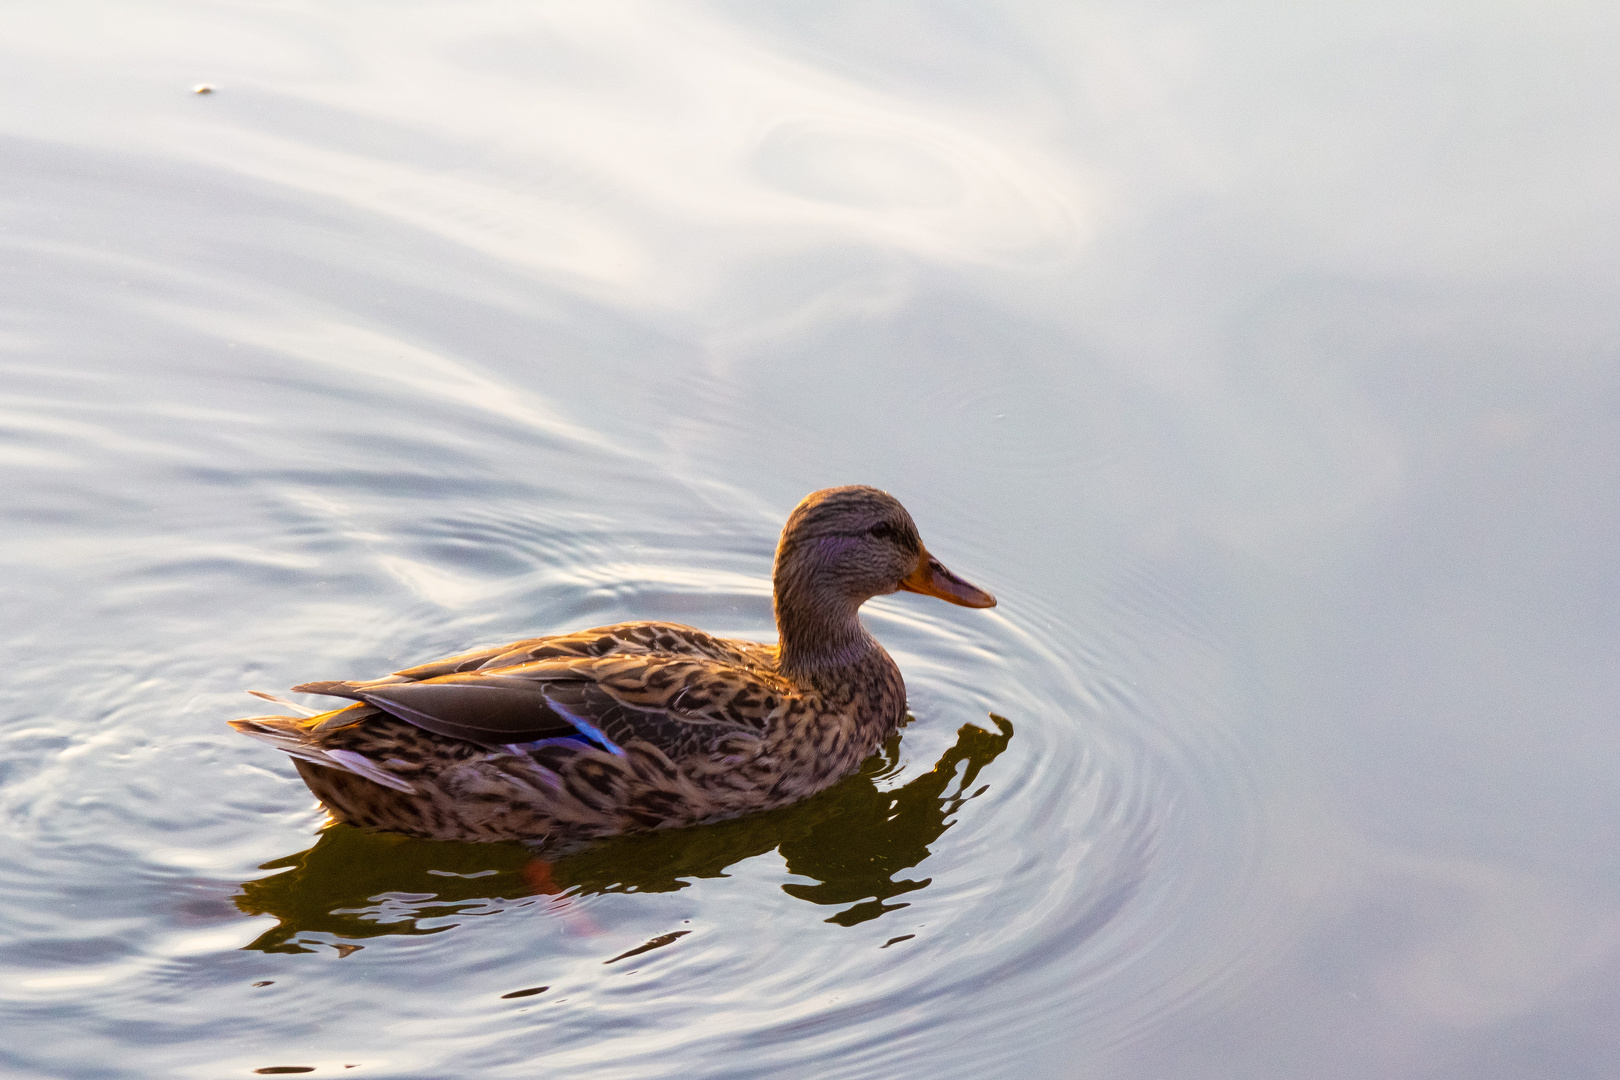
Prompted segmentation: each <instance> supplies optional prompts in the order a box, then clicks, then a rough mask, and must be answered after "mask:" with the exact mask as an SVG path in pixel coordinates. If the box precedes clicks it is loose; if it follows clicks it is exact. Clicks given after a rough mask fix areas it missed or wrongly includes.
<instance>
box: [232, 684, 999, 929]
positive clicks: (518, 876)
mask: <svg viewBox="0 0 1620 1080" xmlns="http://www.w3.org/2000/svg"><path fill="white" fill-rule="evenodd" d="M990 719H991V720H992V721H993V722H994V723H995V726H996V731H995V732H993V733H992V732H990V731H986V730H984V729H983V728H979V727H975V726H973V725H971V724H964V725H963V726H962V727H961V729H959V730H958V731H957V733H956V742H955V744H954V745H952V746H951V748H950V749H948V750H946V751H945V753H943V754H942V755H940V757H939V760H938V761H936V762H935V763H934V767H933V768H932V769H930V770H929V771H928V772H926V773H923V774H922V775H921V776H918V777H916V778H915V779H913V780H911V781H909V782H907V783H906V784H904V785H902V786H901V787H899V788H897V789H895V790H892V791H886V790H883V789H882V788H880V787H879V786H878V785H879V784H880V783H881V782H882V781H884V780H886V779H888V778H889V777H891V776H893V775H894V774H895V773H897V772H898V771H899V770H900V736H898V735H896V736H894V737H893V738H891V739H890V740H889V741H888V742H887V743H885V744H884V746H883V748H882V749H881V750H880V751H879V752H878V753H876V754H874V755H872V756H871V757H870V758H868V759H867V760H866V762H865V763H864V764H863V765H862V766H861V770H860V772H858V773H856V774H855V775H854V776H851V777H850V778H849V779H847V780H844V781H843V782H842V783H839V784H837V785H835V786H834V787H832V788H830V789H828V790H827V791H824V792H822V793H821V794H819V795H816V796H815V797H813V798H810V799H806V800H805V801H804V802H801V803H797V804H795V805H793V806H789V807H784V808H782V809H780V810H773V811H771V812H770V813H765V814H757V815H754V816H752V817H746V818H739V819H737V820H735V821H726V822H720V823H718V824H715V825H703V826H698V827H696V828H690V829H677V830H670V831H667V832H658V833H650V834H644V835H640V836H626V837H620V838H618V839H615V840H610V841H607V842H605V843H603V844H600V845H598V846H596V847H593V848H590V849H588V850H585V851H582V852H579V853H577V854H573V855H569V856H566V857H563V858H560V859H558V860H557V861H556V862H554V863H552V864H550V867H549V881H548V882H547V884H548V885H549V886H550V887H549V888H547V887H542V886H541V885H537V877H538V876H537V875H536V874H535V873H534V864H535V863H536V861H537V860H536V859H535V857H534V855H533V853H532V852H530V851H529V850H528V849H527V848H525V847H523V846H522V845H520V844H464V843H457V842H453V841H444V840H418V839H415V838H413V837H407V836H398V835H395V834H392V833H371V832H366V831H364V830H361V829H356V828H354V827H352V826H348V825H333V826H331V827H330V828H328V829H327V830H326V831H325V832H323V833H322V834H321V837H320V839H319V840H318V841H316V843H315V846H314V847H312V848H309V849H308V850H305V851H300V852H298V853H297V854H294V855H288V856H285V857H283V858H280V859H275V860H273V861H271V862H267V863H265V864H264V865H263V866H261V867H260V869H262V870H282V871H283V872H282V873H279V874H273V875H271V876H270V877H266V878H259V879H257V880H253V881H247V882H244V883H243V884H242V892H241V894H240V895H239V896H238V897H237V898H236V906H237V907H238V908H240V909H241V910H242V911H243V912H244V913H246V914H248V915H273V916H275V917H276V918H277V919H279V920H280V923H279V924H278V925H277V926H275V927H273V928H272V929H270V930H268V931H266V932H265V933H264V934H262V935H260V936H259V937H258V938H257V939H256V940H254V941H253V942H252V943H251V944H249V945H247V946H245V947H246V948H248V949H256V950H259V951H261V952H311V951H314V950H313V949H312V948H311V946H320V945H333V947H335V948H337V949H338V950H339V951H340V952H344V953H345V954H346V953H347V952H349V951H352V949H353V948H354V947H353V946H345V945H342V944H335V945H334V943H333V942H329V941H324V940H320V939H319V938H313V937H310V936H309V935H315V934H324V935H331V936H333V937H336V938H343V939H352V940H359V939H365V938H375V937H383V936H387V935H392V934H405V935H416V934H436V933H440V932H442V931H444V930H448V929H452V928H453V926H454V925H455V924H454V923H450V924H439V923H438V920H440V919H443V918H445V917H449V916H454V915H457V914H486V913H488V912H489V911H490V910H495V909H498V908H499V907H500V906H501V902H502V901H506V900H520V899H523V898H525V897H531V896H535V895H537V894H538V893H542V892H550V891H551V889H552V888H555V889H557V890H560V891H561V893H562V894H563V895H567V896H579V895H584V894H589V893H636V892H672V891H674V890H676V889H683V888H685V887H686V886H688V885H690V884H691V883H692V880H693V879H695V878H714V877H723V876H724V875H725V871H726V869H727V868H728V867H730V866H732V865H733V864H735V863H738V862H741V861H742V860H744V859H750V858H753V857H754V856H756V855H763V854H764V853H766V852H768V851H772V850H779V851H780V852H781V854H782V858H783V859H784V860H785V861H786V863H787V867H788V870H789V871H790V872H791V873H793V874H795V875H797V876H799V877H806V878H813V879H815V881H814V883H813V884H805V883H801V882H789V883H786V884H784V885H783V886H782V891H783V892H785V893H787V894H788V895H790V896H794V897H797V898H798V899H800V900H807V901H809V902H810V903H813V904H822V905H826V906H828V907H841V908H842V909H843V910H841V911H838V912H837V913H835V914H834V915H832V916H831V917H830V918H828V919H827V920H826V921H827V922H830V923H837V924H838V925H840V926H854V925H856V924H857V923H862V922H866V921H868V920H871V919H875V918H877V917H879V916H880V915H882V914H884V913H885V912H888V911H894V910H896V909H898V908H903V907H905V906H907V905H906V904H905V903H904V902H900V903H891V902H890V901H891V900H892V899H893V898H894V897H897V896H900V895H902V894H904V893H908V892H913V891H915V890H917V889H922V888H925V887H927V885H928V884H929V882H930V880H931V879H929V878H921V879H918V878H912V877H905V876H902V874H903V872H904V871H906V870H909V869H911V868H912V867H914V866H916V865H918V864H919V863H921V862H922V861H923V860H924V859H925V858H927V857H928V855H929V851H930V848H929V845H930V844H932V843H934V841H936V840H938V839H939V837H940V836H941V835H942V834H943V833H944V832H945V830H946V829H948V828H950V826H951V823H952V820H953V818H954V817H955V815H956V812H957V811H958V810H959V809H961V807H962V805H963V804H964V803H966V802H967V801H968V800H970V799H975V798H977V797H979V796H980V795H982V794H984V793H985V791H986V790H988V788H989V785H988V784H979V786H978V787H974V784H975V783H977V782H978V779H979V775H980V773H981V772H983V770H984V769H985V767H986V766H988V765H989V764H990V763H991V762H992V761H994V760H995V759H996V758H997V757H999V756H1000V755H1001V753H1002V751H1004V750H1006V749H1007V745H1008V743H1010V742H1011V740H1012V736H1013V725H1012V723H1011V722H1010V721H1009V720H1007V719H1005V718H1004V717H1000V716H997V715H995V714H994V713H992V714H991V715H990ZM845 905H849V906H847V907H846V906H845ZM430 919H431V920H434V921H435V925H423V921H424V920H430Z"/></svg>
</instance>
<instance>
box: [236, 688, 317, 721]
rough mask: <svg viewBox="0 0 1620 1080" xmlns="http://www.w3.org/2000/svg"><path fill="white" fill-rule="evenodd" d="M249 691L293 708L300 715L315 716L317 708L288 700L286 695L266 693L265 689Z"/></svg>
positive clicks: (277, 703) (273, 702)
mask: <svg viewBox="0 0 1620 1080" xmlns="http://www.w3.org/2000/svg"><path fill="white" fill-rule="evenodd" d="M248 693H250V694H252V695H253V696H254V697H256V698H263V699H264V700H265V701H268V702H270V703H271V704H272V705H280V706H281V707H283V708H286V709H291V710H292V711H293V712H295V713H297V714H298V715H299V716H314V715H315V710H314V709H306V708H304V707H303V706H302V705H300V704H298V703H297V702H294V701H288V700H287V699H286V698H284V697H277V696H276V695H274V694H270V693H266V692H265V691H263V690H249V691H248Z"/></svg>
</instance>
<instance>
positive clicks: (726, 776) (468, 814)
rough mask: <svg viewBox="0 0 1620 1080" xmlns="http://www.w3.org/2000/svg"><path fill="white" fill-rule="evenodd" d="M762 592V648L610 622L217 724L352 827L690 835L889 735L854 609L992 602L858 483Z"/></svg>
mask: <svg viewBox="0 0 1620 1080" xmlns="http://www.w3.org/2000/svg"><path fill="white" fill-rule="evenodd" d="M773 583H774V586H775V600H776V624H777V630H778V633H779V635H780V644H779V645H778V646H766V645H760V644H755V643H753V642H745V641H730V640H725V639H722V638H715V637H711V636H709V635H708V634H705V633H703V632H702V631H701V630H694V629H692V628H691V627H688V626H679V625H675V624H672V623H651V622H641V623H620V624H618V625H616V626H605V627H600V628H598V629H595V630H584V631H580V632H578V633H573V634H564V635H559V636H557V637H549V638H536V639H533V640H530V641H520V642H517V643H515V644H512V645H504V646H500V647H497V648H493V649H485V650H482V651H479V652H473V653H466V654H464V655H461V656H454V657H451V658H450V659H448V660H442V661H439V662H437V663H432V664H424V665H422V666H420V667H415V668H409V669H407V670H405V671H401V672H398V673H396V674H394V675H391V676H388V677H386V678H382V679H375V680H372V681H370V682H318V683H307V684H305V685H303V686H300V687H298V688H297V689H298V690H300V691H303V692H307V693H317V694H330V695H333V696H337V697H349V698H354V699H356V700H357V701H358V702H359V704H355V705H350V706H347V707H345V708H342V709H337V710H335V711H332V712H328V713H322V714H319V715H317V716H313V717H310V718H308V719H299V718H295V717H290V716H259V717H252V718H249V719H246V720H233V721H231V724H232V726H234V727H235V728H236V729H237V730H239V731H241V732H243V733H245V734H248V735H252V736H254V737H255V738H259V739H263V740H265V741H266V742H269V743H270V744H271V745H273V746H276V747H277V748H279V749H281V750H285V751H286V752H288V753H289V754H292V755H293V756H294V757H295V758H296V759H297V764H298V771H299V772H300V773H301V774H302V775H303V777H304V781H305V783H307V784H308V785H309V786H310V789H311V790H312V791H314V792H315V794H316V795H317V796H318V797H319V798H320V799H321V801H322V802H324V803H325V804H326V806H327V808H328V810H330V811H331V813H332V815H333V817H334V818H336V819H338V820H341V821H347V822H351V823H353V824H356V825H363V826H371V827H376V828H381V829H388V830H392V831H396V832H402V833H407V834H410V835H413V836H423V837H433V838H439V839H464V840H504V839H528V840H540V841H554V842H577V841H583V840H589V839H593V838H597V837H604V836H611V835H615V834H619V833H626V832H645V831H647V830H650V829H660V828H667V827H672V826H682V825H693V824H697V823H699V822H705V821H717V820H721V819H724V818H730V817H736V816H738V815H739V814H745V813H749V812H752V811H756V810H766V809H769V808H771V807H775V806H781V805H784V804H786V803H790V802H793V801H795V800H798V799H801V798H804V797H805V796H807V795H810V794H813V793H814V792H817V791H820V790H821V789H823V788H825V787H827V786H828V785H830V784H832V783H834V782H836V781H837V780H839V779H840V778H842V777H844V776H847V775H848V774H849V773H850V772H852V771H853V770H854V769H855V768H857V767H858V766H859V765H860V763H861V761H862V760H863V759H864V758H866V756H867V755H868V754H870V753H871V752H872V750H873V749H874V748H876V747H877V746H878V745H879V744H880V743H882V741H883V740H884V739H886V738H888V737H889V736H890V735H892V734H894V732H895V731H896V729H897V728H898V727H899V724H900V720H901V718H902V716H903V715H904V714H905V703H906V701H905V684H904V683H903V682H902V681H901V678H900V670H899V669H898V668H897V667H896V666H895V664H894V661H893V660H891V659H890V658H889V654H888V653H886V652H884V650H883V647H882V646H881V645H879V644H878V643H877V641H875V640H874V639H873V638H872V636H871V635H870V634H868V633H867V632H866V628H865V627H864V626H862V625H861V621H860V618H859V616H858V615H857V614H856V612H857V610H858V609H859V608H860V606H861V605H862V604H863V603H865V602H866V601H867V600H868V599H870V598H871V597H873V596H877V595H879V594H882V593H890V592H895V591H896V590H900V589H904V590H907V591H910V592H920V593H926V594H928V595H930V596H937V597H940V598H942V599H945V600H949V601H950V602H952V603H954V604H962V605H964V606H967V607H991V606H993V605H994V604H995V598H994V597H992V596H991V595H990V594H989V593H987V592H985V591H984V590H982V589H979V588H977V587H976V586H973V585H970V584H968V583H967V582H966V581H963V580H962V579H961V578H959V577H957V576H956V575H955V574H952V573H951V572H950V571H949V570H947V569H945V567H944V566H942V565H941V564H940V563H939V561H938V560H937V559H935V558H933V557H932V556H931V555H929V554H928V550H927V549H926V548H925V547H923V544H922V541H921V540H920V539H919V538H918V535H917V527H916V525H915V524H914V523H913V522H912V520H911V515H910V514H908V513H906V510H905V507H903V506H901V505H900V503H899V502H898V501H896V500H895V499H894V498H893V497H891V496H889V495H888V494H886V493H884V492H881V491H878V490H877V489H875V488H869V487H860V486H851V487H841V488H828V489H827V490H825V491H818V492H815V493H814V494H812V495H810V496H808V497H806V498H805V500H804V501H803V502H801V503H800V504H799V505H798V506H797V507H796V508H795V509H794V511H793V513H792V515H791V516H789V518H788V521H787V525H786V526H785V527H784V528H783V530H782V539H781V542H780V543H779V544H778V546H777V549H776V568H775V571H774V577H773Z"/></svg>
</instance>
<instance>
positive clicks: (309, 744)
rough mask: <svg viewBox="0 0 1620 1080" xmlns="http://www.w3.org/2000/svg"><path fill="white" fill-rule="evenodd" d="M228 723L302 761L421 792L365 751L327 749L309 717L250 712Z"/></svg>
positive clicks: (399, 788)
mask: <svg viewBox="0 0 1620 1080" xmlns="http://www.w3.org/2000/svg"><path fill="white" fill-rule="evenodd" d="M226 723H228V724H230V725H231V727H233V728H235V729H236V730H237V731H240V732H241V733H242V734H244V735H247V736H249V737H250V738H254V739H258V740H259V741H260V742H267V743H269V744H270V745H271V746H273V747H275V748H276V749H277V750H280V751H282V752H284V753H287V754H291V755H292V756H293V757H295V758H298V759H299V760H301V761H307V762H309V763H310V764H312V765H323V766H325V767H326V768H328V769H342V770H343V771H344V772H350V773H354V774H355V775H356V776H363V777H365V778H366V779H367V780H370V781H373V782H374V783H378V784H381V785H382V786H383V787H389V788H393V789H394V790H395V791H403V792H405V793H406V794H407V795H415V794H416V793H417V791H416V788H415V787H413V786H412V785H411V783H410V782H409V781H407V780H403V779H401V778H400V777H397V776H395V775H394V774H392V773H390V772H388V771H387V770H386V769H383V768H382V767H381V766H379V765H378V764H377V763H376V762H374V761H372V760H371V759H370V758H368V757H366V756H365V755H364V754H360V753H357V752H355V751H353V750H335V749H334V750H326V749H322V748H321V747H320V746H318V745H316V743H315V742H314V740H313V738H312V734H313V733H312V732H311V730H310V724H309V721H308V720H305V719H301V718H299V717H296V716H248V717H244V718H243V719H241V720H227V721H226Z"/></svg>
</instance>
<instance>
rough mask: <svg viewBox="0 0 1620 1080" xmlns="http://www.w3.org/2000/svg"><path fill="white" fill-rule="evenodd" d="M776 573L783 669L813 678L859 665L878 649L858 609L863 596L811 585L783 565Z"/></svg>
mask: <svg viewBox="0 0 1620 1080" xmlns="http://www.w3.org/2000/svg"><path fill="white" fill-rule="evenodd" d="M775 576H776V633H777V639H778V641H779V642H780V644H779V646H778V648H779V650H780V657H781V660H780V664H781V669H782V672H783V674H786V675H795V676H800V677H804V678H810V677H814V676H817V675H822V674H826V673H829V672H832V671H836V670H839V669H845V668H850V667H854V666H855V665H857V664H859V663H860V662H861V661H863V660H865V659H866V658H867V657H869V656H871V655H872V653H873V652H874V651H876V650H877V649H878V643H877V641H876V640H875V639H873V637H872V635H871V634H869V633H867V632H866V627H865V626H863V625H862V624H861V619H860V616H859V615H857V614H856V612H857V611H859V610H860V606H861V604H862V603H863V600H859V599H852V598H849V597H844V596H840V595H838V594H836V593H830V592H828V591H826V590H811V589H809V588H806V587H805V584H804V582H803V581H801V580H798V579H796V578H795V577H793V576H792V575H787V574H783V573H781V571H780V569H778V572H777V574H776V575H775Z"/></svg>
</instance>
